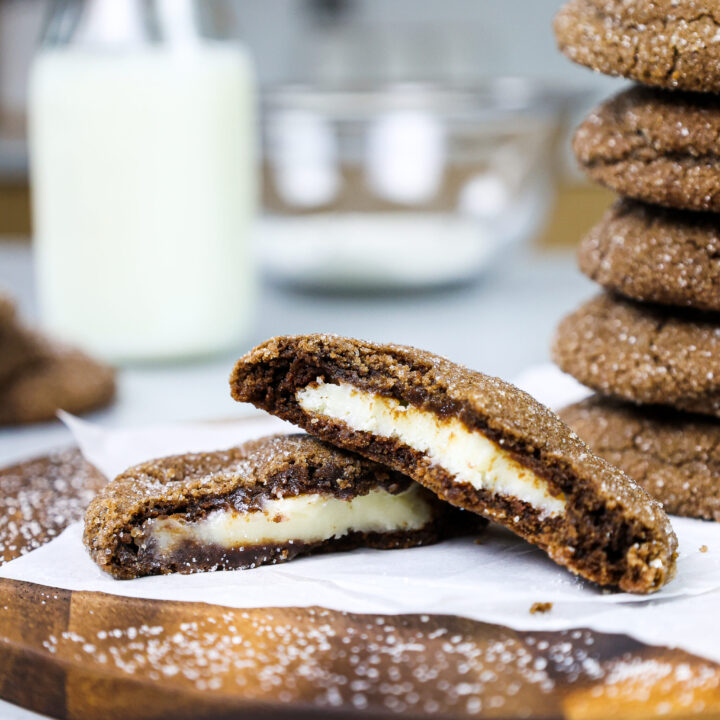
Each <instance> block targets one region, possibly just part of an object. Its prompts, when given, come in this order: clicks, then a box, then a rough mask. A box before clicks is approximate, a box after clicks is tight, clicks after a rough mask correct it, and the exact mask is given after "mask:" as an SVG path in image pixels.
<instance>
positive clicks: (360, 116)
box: [260, 78, 560, 291]
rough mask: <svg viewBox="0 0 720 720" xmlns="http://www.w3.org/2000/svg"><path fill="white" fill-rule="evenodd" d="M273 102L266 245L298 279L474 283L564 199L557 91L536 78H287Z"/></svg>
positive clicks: (351, 286) (400, 284) (269, 96)
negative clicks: (319, 83) (457, 81)
mask: <svg viewBox="0 0 720 720" xmlns="http://www.w3.org/2000/svg"><path fill="white" fill-rule="evenodd" d="M263 110H264V112H263V146H264V147H263V186H262V201H263V210H264V215H263V220H262V222H261V228H260V255H261V259H262V262H263V265H264V267H265V269H266V271H267V272H268V273H269V274H270V275H271V276H273V277H274V278H276V279H280V280H282V281H286V282H289V283H292V284H294V285H300V286H305V287H313V288H323V289H328V290H353V291H357V290H374V289H384V290H388V289H417V288H423V287H432V286H442V285H451V284H457V283H460V282H466V281H468V280H471V279H473V278H475V277H476V276H477V275H478V274H479V273H480V272H481V270H482V269H483V268H485V267H486V266H487V264H488V262H489V261H490V259H491V258H492V257H493V255H495V253H496V252H497V251H498V250H499V249H500V248H502V247H504V246H507V245H508V244H509V243H511V242H512V241H513V240H517V239H519V238H528V237H529V236H532V235H533V234H534V233H535V232H536V231H537V230H538V229H539V227H540V226H541V224H542V222H543V220H544V218H545V214H546V211H547V208H548V206H549V204H550V201H551V198H552V188H553V183H552V181H551V179H550V178H549V175H550V173H551V169H550V168H551V156H552V147H553V144H554V143H553V139H554V136H555V132H556V130H557V127H558V122H559V116H560V111H559V101H558V97H557V96H556V95H553V94H552V93H550V92H548V91H546V90H544V89H542V88H540V87H538V86H537V85H534V84H533V83H531V82H530V81H526V80H523V79H518V78H505V79H497V80H493V81H489V82H486V83H483V84H477V85H473V86H467V87H461V88H441V87H437V86H432V85H424V84H422V85H421V84H404V85H391V86H386V87H383V88H374V89H370V88H367V89H363V88H357V89H350V90H348V89H337V88H320V87H309V86H300V85H295V86H284V87H275V88H271V89H270V90H268V91H267V92H266V94H265V96H264V99H263Z"/></svg>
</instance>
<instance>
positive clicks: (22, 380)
mask: <svg viewBox="0 0 720 720" xmlns="http://www.w3.org/2000/svg"><path fill="white" fill-rule="evenodd" d="M34 337H35V345H36V348H37V349H38V353H37V357H36V358H35V359H34V360H32V361H30V362H27V363H26V364H25V365H23V367H22V369H21V370H19V371H16V372H15V374H13V375H12V376H11V377H10V378H8V379H6V380H5V382H4V383H0V425H14V424H20V423H33V422H43V421H45V420H52V419H54V418H55V414H56V412H57V411H58V410H67V411H68V412H70V413H74V414H77V415H80V414H83V413H86V412H90V411H92V410H97V409H99V408H102V407H104V406H106V405H108V404H109V403H110V402H111V401H112V399H113V397H114V395H115V373H114V371H113V370H112V368H110V367H108V366H106V365H104V364H102V363H100V362H97V361H96V360H93V359H92V358H90V357H88V356H87V355H85V353H83V352H80V351H79V350H74V349H72V348H67V347H65V346H63V345H59V344H56V343H50V342H47V341H45V340H43V339H41V338H39V337H37V336H34Z"/></svg>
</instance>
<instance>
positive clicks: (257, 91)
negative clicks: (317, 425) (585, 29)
mask: <svg viewBox="0 0 720 720" xmlns="http://www.w3.org/2000/svg"><path fill="white" fill-rule="evenodd" d="M558 6H559V2H558V0H504V2H502V3H499V2H487V1H482V0H264V1H263V2H252V0H206V1H205V2H192V0H154V1H148V0H145V1H141V0H86V1H85V2H82V1H79V0H64V1H58V2H50V1H49V0H0V291H1V292H4V293H6V294H7V295H8V296H10V297H11V298H12V299H13V300H14V302H15V303H16V305H17V309H18V315H17V317H16V319H15V322H16V323H22V324H25V325H27V326H28V327H34V328H37V329H38V330H39V331H40V332H41V333H43V335H48V336H50V337H52V338H55V339H57V340H61V341H63V342H67V343H70V344H72V345H73V346H76V347H80V348H82V350H83V351H86V352H87V353H89V354H90V355H91V356H93V357H94V358H96V359H98V360H99V361H101V362H103V363H108V364H110V365H112V366H113V367H115V368H116V369H117V373H118V374H117V387H118V390H117V396H116V398H115V400H114V402H113V403H112V404H111V405H109V407H107V408H105V409H104V410H102V411H100V412H96V413H95V414H94V415H92V416H91V419H93V420H96V421H97V422H103V423H109V424H129V423H143V422H156V421H165V420H178V419H190V418H193V419H197V418H213V417H226V416H229V415H233V414H238V413H239V412H241V411H242V409H240V408H237V407H235V406H234V405H233V403H232V402H231V401H230V399H229V397H228V391H227V376H228V374H229V371H230V368H231V366H232V362H233V360H234V359H235V358H236V357H237V356H238V355H239V354H240V353H242V352H244V351H246V350H247V349H249V348H250V347H252V346H253V345H255V344H257V343H258V342H261V341H262V340H264V339H266V338H268V337H270V336H272V335H277V334H284V333H298V332H337V333H341V334H344V335H352V336H356V337H362V338H366V339H371V340H383V341H395V342H399V343H407V344H412V345H416V346H420V347H424V348H426V349H429V350H432V351H435V352H438V353H441V354H443V355H447V356H449V357H451V358H452V359H454V360H457V361H459V362H462V363H465V364H467V365H469V366H471V367H474V368H476V369H479V370H482V371H484V372H488V373H491V374H495V375H500V376H502V377H504V378H506V379H510V380H512V378H513V377H515V376H516V375H517V374H518V373H519V372H520V371H522V370H523V369H525V368H527V367H528V366H531V365H533V364H536V363H539V362H544V361H546V360H547V358H548V347H549V343H550V339H551V336H552V333H553V330H554V327H555V325H556V324H557V322H558V320H559V319H560V317H561V316H562V315H563V313H565V312H566V311H569V310H570V309H571V308H573V307H574V306H575V305H576V304H577V302H578V301H579V300H580V299H581V298H582V297H585V296H587V295H588V294H590V293H591V292H592V290H591V287H590V284H589V282H587V281H586V280H584V279H583V278H582V277H581V275H580V273H579V272H578V271H577V270H576V268H575V264H574V255H573V251H574V246H575V245H576V244H577V242H578V241H579V239H580V237H581V235H582V233H583V232H584V231H586V230H587V229H588V228H589V227H590V226H591V225H592V224H593V223H594V222H596V221H597V219H598V218H599V216H600V214H601V213H602V211H603V209H604V208H605V207H606V206H607V205H608V204H609V203H610V199H611V198H610V195H609V193H606V192H605V191H603V190H602V189H599V188H597V187H592V186H590V185H589V184H586V183H585V181H584V180H583V179H582V177H581V176H580V174H579V173H578V172H577V171H576V170H575V168H574V163H573V161H572V159H571V156H570V152H569V139H570V135H571V128H572V127H573V126H574V125H575V124H577V123H578V122H579V120H580V119H581V118H582V117H583V114H584V113H585V112H586V111H587V109H588V108H590V107H591V106H592V105H593V104H595V103H596V102H597V101H598V99H599V98H600V97H602V96H604V95H607V94H608V92H610V91H611V90H610V89H611V88H612V89H617V83H613V81H612V80H609V79H608V78H604V77H602V76H599V75H594V74H593V73H590V72H588V71H586V70H583V69H580V68H577V67H574V66H573V65H572V64H571V63H570V62H568V61H567V60H566V59H565V58H564V57H563V56H562V55H560V53H559V52H558V51H557V50H556V47H555V42H554V38H553V35H552V28H551V25H552V18H553V15H554V13H555V11H556V10H557V8H558ZM1 341H2V332H1V328H0V343H1ZM5 382H6V383H7V382H9V381H8V380H7V379H6V380H5ZM2 397H3V395H2V388H1V387H0V403H1V402H2ZM64 433H65V431H64V430H63V429H62V427H61V426H60V425H59V424H58V423H57V422H48V423H43V424H34V425H32V426H28V425H22V426H15V427H8V428H7V429H5V430H0V454H1V455H2V457H0V459H3V460H5V459H8V460H9V459H10V456H11V455H12V456H19V455H27V454H29V453H30V452H32V451H36V450H45V449H47V446H48V445H51V444H53V443H56V444H57V443H58V442H60V441H61V440H62V439H63V438H64V437H65V435H64Z"/></svg>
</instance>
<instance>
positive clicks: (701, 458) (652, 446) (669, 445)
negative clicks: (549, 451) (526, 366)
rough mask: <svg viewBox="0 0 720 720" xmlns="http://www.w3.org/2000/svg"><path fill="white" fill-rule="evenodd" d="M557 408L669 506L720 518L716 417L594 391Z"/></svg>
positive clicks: (677, 511)
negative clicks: (632, 402)
mask: <svg viewBox="0 0 720 720" xmlns="http://www.w3.org/2000/svg"><path fill="white" fill-rule="evenodd" d="M559 414H560V417H561V418H562V419H563V420H564V421H565V422H567V423H568V425H570V427H572V428H573V429H574V430H575V431H576V432H577V433H578V434H579V435H580V436H581V437H582V438H583V440H585V441H586V442H587V443H588V445H589V446H590V447H591V448H592V450H593V452H596V453H598V454H599V455H601V456H602V457H604V458H606V459H607V460H608V461H609V462H611V463H613V464H614V465H617V466H618V467H620V468H622V469H623V470H624V471H625V472H626V473H627V474H628V475H630V476H631V477H632V478H634V479H635V480H636V481H637V482H638V483H640V484H641V485H642V486H643V487H644V488H645V489H646V490H647V491H648V492H649V493H650V494H651V495H652V496H653V497H655V498H656V499H657V500H659V501H660V502H661V503H662V504H663V505H664V507H665V509H666V510H667V511H668V512H670V513H672V514H674V515H682V516H685V517H694V518H701V519H705V520H715V521H720V495H719V494H718V485H719V483H720V421H718V420H716V419H715V418H708V417H704V416H700V415H690V414H688V413H682V412H677V411H675V410H672V409H669V408H661V407H657V406H651V407H637V406H635V405H630V404H628V403H623V402H619V401H613V400H610V399H608V398H603V397H600V396H597V395H596V396H593V397H590V398H587V399H586V400H583V401H582V402H579V403H576V404H574V405H570V406H569V407H567V408H564V409H563V410H561V411H560V413H559Z"/></svg>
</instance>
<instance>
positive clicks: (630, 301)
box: [553, 0, 720, 520]
mask: <svg viewBox="0 0 720 720" xmlns="http://www.w3.org/2000/svg"><path fill="white" fill-rule="evenodd" d="M555 33H556V36H557V39H558V43H559V46H560V48H561V50H562V51H563V52H564V53H565V55H567V56H568V57H569V58H570V59H571V60H574V61H575V62H577V63H580V64H582V65H585V66H587V67H590V68H592V69H593V70H596V71H599V72H603V73H607V74H610V75H618V76H622V77H626V78H628V79H631V80H635V81H637V82H638V83H641V84H640V85H636V86H633V87H631V88H630V89H628V90H625V91H624V92H621V93H620V94H618V95H617V96H615V97H613V98H611V99H610V100H609V101H608V102H606V103H605V104H604V105H602V106H601V107H600V108H598V109H597V110H595V111H594V112H593V113H592V114H591V115H590V116H589V117H588V118H587V119H586V120H585V122H584V123H583V124H582V125H581V126H580V128H579V130H578V131H577V134H576V136H575V140H574V145H573V147H574V151H575V154H576V155H577V158H578V160H579V162H580V164H581V166H582V167H583V169H584V170H585V171H586V172H587V174H588V175H589V176H590V177H591V178H592V179H593V180H595V181H597V182H599V183H601V184H602V185H605V186H606V187H609V188H611V189H613V190H615V191H616V192H618V193H619V194H620V195H621V196H622V197H621V199H620V200H618V201H617V202H616V203H615V205H613V206H612V207H611V208H610V209H609V210H608V212H607V214H606V215H605V217H604V218H603V219H602V220H601V222H600V223H599V224H598V225H597V226H596V227H595V228H593V229H592V230H591V231H590V232H589V233H588V235H587V236H586V237H585V238H584V239H583V241H582V243H581V247H580V252H579V261H580V269H581V270H582V271H583V272H584V273H585V274H586V275H588V276H589V277H590V278H592V279H593V280H594V281H596V282H597V283H599V284H600V285H601V286H603V288H604V292H603V293H602V294H601V295H599V296H598V297H596V298H594V299H592V300H591V301H590V302H588V303H586V304H585V305H583V306H582V307H581V308H580V309H579V310H577V311H576V312H575V313H573V314H572V315H570V316H569V317H567V318H565V320H563V322H562V323H561V325H560V327H559V329H558V333H557V336H556V339H555V343H554V348H553V353H554V358H555V361H556V362H557V363H558V365H559V366H560V367H561V369H562V370H564V371H566V372H568V373H570V374H572V375H573V376H574V377H576V378H577V379H578V380H579V381H580V382H582V383H584V384H585V385H587V386H588V387H590V388H592V389H593V390H595V391H596V392H597V393H598V395H595V396H594V397H592V398H590V399H589V400H586V401H585V402H582V403H579V404H577V405H574V406H571V407H569V408H566V409H565V410H564V411H563V412H562V413H561V415H562V417H563V419H565V421H566V422H567V423H568V424H570V425H571V426H572V427H573V428H574V429H575V430H576V431H577V432H578V433H579V434H580V436H581V437H583V438H584V439H585V440H586V441H587V442H588V443H589V445H590V446H591V447H592V448H593V449H594V450H595V451H596V452H598V453H599V454H601V455H603V456H604V457H605V458H606V459H608V460H610V461H611V462H612V463H614V464H616V465H619V466H620V467H621V468H622V469H624V470H625V471H626V472H627V473H628V474H629V475H631V476H632V477H633V478H634V479H635V480H636V481H637V482H639V483H640V484H641V485H643V486H644V487H645V488H646V489H647V490H648V491H649V492H650V493H651V494H652V495H654V496H655V497H656V498H657V499H659V500H660V501H661V502H662V503H663V504H664V505H665V508H666V510H668V511H669V512H671V513H675V514H679V515H686V516H690V517H698V518H705V519H709V520H720V421H718V420H717V418H718V417H720V314H718V313H719V312H720V216H719V215H717V214H716V213H718V212H720V99H719V97H718V96H717V95H715V94H714V93H718V92H720V5H718V3H716V2H709V1H708V0H654V1H653V2H640V1H639V0H572V1H571V2H570V3H568V4H567V5H566V6H565V7H563V8H562V9H561V10H560V12H559V13H558V15H557V17H556V20H555Z"/></svg>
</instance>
